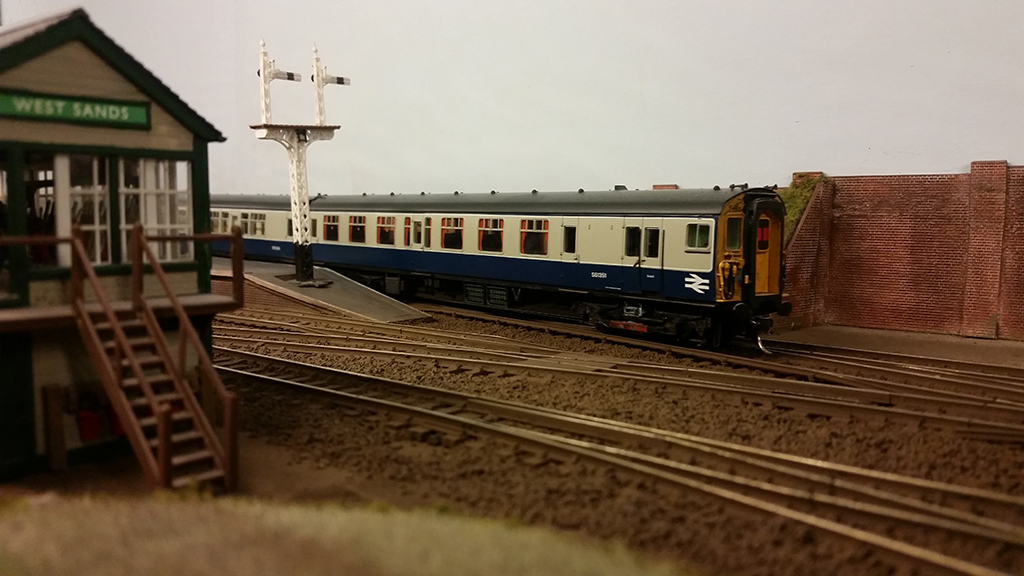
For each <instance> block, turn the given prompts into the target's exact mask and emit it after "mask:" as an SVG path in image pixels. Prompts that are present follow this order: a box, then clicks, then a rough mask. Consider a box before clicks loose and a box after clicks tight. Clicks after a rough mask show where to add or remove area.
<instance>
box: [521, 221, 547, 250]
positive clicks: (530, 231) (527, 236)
mask: <svg viewBox="0 0 1024 576" xmlns="http://www.w3.org/2000/svg"><path fill="white" fill-rule="evenodd" d="M520 228H521V230H520V235H521V238H520V251H521V252H522V253H523V254H534V255H539V256H546V255H547V253H548V221H547V220H523V221H522V223H521V224H520Z"/></svg>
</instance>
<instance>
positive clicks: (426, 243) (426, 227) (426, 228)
mask: <svg viewBox="0 0 1024 576" xmlns="http://www.w3.org/2000/svg"><path fill="white" fill-rule="evenodd" d="M423 247H424V248H430V218H426V219H425V221H424V222H423Z"/></svg>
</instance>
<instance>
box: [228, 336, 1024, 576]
mask: <svg viewBox="0 0 1024 576" xmlns="http://www.w3.org/2000/svg"><path fill="white" fill-rule="evenodd" d="M287 336H288V337H293V336H295V334H289V335H287ZM309 336H316V335H309ZM488 353H493V352H488ZM520 354H524V353H520ZM524 355H525V354H524ZM215 358H216V362H217V367H218V370H220V371H221V372H222V375H223V376H224V377H225V379H226V380H227V381H228V382H229V384H230V383H231V380H232V379H235V378H240V379H249V380H257V381H260V382H262V383H264V384H269V385H274V386H285V387H289V388H291V389H295V390H302V391H305V392H307V393H310V394H315V395H321V396H329V397H330V398H331V399H332V400H333V401H335V402H338V403H340V404H343V405H347V406H350V407H355V408H359V409H363V410H369V411H372V412H378V413H380V412H384V413H388V414H393V415H395V416H396V417H400V418H404V419H408V420H409V421H413V422H416V423H418V424H420V425H423V426H428V427H431V428H432V429H434V430H437V431H440V432H445V433H452V434H470V435H493V436H497V437H500V438H503V439H505V440H507V441H510V442H513V443H515V444H518V445H522V446H529V447H530V448H531V449H533V450H537V451H540V452H542V453H544V454H546V455H548V456H549V457H553V458H561V459H584V460H588V461H592V462H597V463H601V464H603V465H607V466H612V467H615V468H616V469H619V470H623V471H626V472H628V473H630V474H637V475H640V476H643V477H646V478H650V479H655V480H657V481H659V482H664V483H667V484H670V485H674V486H677V487H680V488H682V489H685V490H695V491H699V492H702V493H704V494H707V495H710V496H714V497H716V498H720V499H723V500H724V501H728V502H730V503H732V504H734V505H740V506H746V507H749V508H753V509H756V510H760V511H761V512H763V513H767V514H774V515H779V516H783V517H786V518H789V519H791V520H794V521H797V522H801V523H804V524H806V525H809V526H813V527H815V528H816V529H820V530H825V531H827V532H830V533H833V534H838V535H840V536H843V537H845V538H849V539H852V540H854V541H857V542H860V543H861V544H863V545H865V546H870V547H871V548H872V549H876V550H878V551H880V552H882V553H884V554H886V555H889V556H893V557H898V558H901V559H902V560H903V561H908V560H909V561H911V562H913V563H914V564H915V565H918V566H922V567H926V572H927V573H929V574H933V573H946V574H979V575H981V574H998V573H1000V572H998V571H997V570H996V569H1010V570H1015V571H1018V570H1021V569H1022V568H1024V564H1021V562H1020V559H1021V558H1022V556H1021V554H1020V553H1021V551H1022V550H1024V527H1022V525H1021V523H1022V521H1024V498H1020V497H1015V496H1009V495H1005V494H1000V493H996V492H990V491H985V490H978V489H971V488H965V487H960V486H955V485H950V484H944V483H939V482H932V481H926V480H920V479H915V478H909V477H903V476H898V475H894V474H883V473H879V472H874V471H870V470H864V469H859V468H854V467H849V466H838V465H834V464H829V463H826V462H821V461H817V460H811V459H805V458H798V457H794V456H788V455H785V454H781V453H776V452H770V451H765V450H758V449H753V448H749V447H744V446H739V445H734V444H729V443H725V442H719V441H711V440H707V439H702V438H699V437H694V436H687V435H684V434H678V433H671V432H666V431H661V430H655V429H651V428H646V427H643V426H637V425H630V424H624V423H620V422H613V421H609V420H602V419H599V418H593V417H589V416H584V415H579V414H570V413H566V412H560V411H556V410H550V409H545V408H538V407H534V406H527V405H523V404H517V403H514V402H506V401H500V400H495V399H490V398H485V397H482V396H476V395H470V394H462V393H458V392H453V391H450V390H443V389H438V388H428V387H423V386H416V385H413V384H408V383H405V382H399V381H395V380H389V379H386V378H380V377H377V376H372V375H367V374H360V373H354V372H347V371H342V370H337V369H332V368H326V367H322V366H315V365H311V364H305V363H300V362H295V361H290V360H285V359H282V358H277V357H274V356H273V355H268V354H267V350H266V349H262V350H261V352H260V353H259V354H254V353H252V352H247V351H243V350H236V349H229V348H224V347H221V346H218V347H216V348H215ZM894 526H895V527H897V528H896V529H897V530H899V529H900V528H899V527H903V528H910V529H912V530H911V533H914V531H916V530H921V529H926V530H928V531H931V532H932V533H939V534H952V535H955V538H957V539H960V540H967V541H971V542H974V543H975V544H976V545H977V546H980V547H983V548H984V547H989V548H991V547H993V546H994V547H1001V550H1003V551H1004V552H1005V553H1003V554H1000V555H998V558H1001V559H1002V560H1001V561H999V562H997V563H996V564H995V565H992V566H986V565H981V564H978V563H975V562H972V561H971V558H966V559H965V558H953V557H952V556H949V555H946V554H943V553H941V552H939V551H937V549H929V548H928V547H927V546H922V545H918V544H914V543H908V542H906V541H901V540H899V539H896V538H892V537H890V536H888V535H887V534H888V533H889V532H891V531H892V530H893V529H894V528H893V527H894ZM940 540H941V537H940ZM942 549H943V548H942V547H939V548H938V550H942ZM1007 551H1008V552H1007ZM1007 559H1009V560H1007ZM1014 559H1015V560H1014ZM1003 564H1006V565H1003Z"/></svg>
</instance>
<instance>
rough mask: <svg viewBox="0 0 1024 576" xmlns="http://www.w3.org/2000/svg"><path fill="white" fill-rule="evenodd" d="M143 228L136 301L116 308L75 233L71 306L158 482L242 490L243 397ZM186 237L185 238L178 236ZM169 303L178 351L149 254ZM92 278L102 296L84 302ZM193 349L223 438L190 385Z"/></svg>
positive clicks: (135, 246)
mask: <svg viewBox="0 0 1024 576" xmlns="http://www.w3.org/2000/svg"><path fill="white" fill-rule="evenodd" d="M150 240H156V241H161V240H164V239H163V238H145V237H144V235H143V232H142V227H141V226H140V225H136V227H135V229H134V230H133V231H132V246H131V253H132V302H131V305H130V306H124V305H123V304H124V303H118V305H117V306H112V305H111V304H110V302H109V300H108V298H107V296H106V294H104V292H103V289H102V286H101V285H100V283H99V280H98V278H97V277H96V273H95V271H94V270H93V268H92V265H91V263H90V262H89V258H88V257H87V255H86V252H85V249H84V246H83V245H82V243H81V240H80V239H79V237H78V234H77V231H76V232H75V233H74V234H73V235H72V239H71V243H72V252H73V255H74V256H73V263H72V280H71V284H72V306H73V307H74V309H75V317H76V322H77V324H78V329H79V332H80V333H81V335H82V339H83V341H84V343H85V346H86V349H87V350H88V351H89V356H90V358H91V359H92V362H93V365H94V366H95V368H96V371H97V372H98V373H99V375H100V380H101V381H102V382H103V386H104V389H105V390H106V392H107V396H108V397H109V399H110V402H111V405H112V406H113V407H114V411H115V413H116V414H117V417H118V419H119V421H120V424H121V427H122V428H123V429H124V431H125V434H126V435H127V437H128V439H129V441H130V442H131V445H132V448H133V450H134V451H135V454H136V456H137V457H138V459H139V462H140V463H141V464H142V467H143V469H144V470H145V472H146V474H147V476H148V477H149V478H150V480H151V481H152V482H153V484H154V485H155V486H159V487H164V488H182V487H186V486H191V485H210V486H214V487H219V488H222V489H224V490H227V491H233V490H235V489H236V488H237V470H238V465H237V461H238V454H237V432H236V430H235V425H234V423H235V416H236V412H237V402H236V399H235V396H234V394H232V393H230V392H228V391H227V390H226V389H225V388H224V385H223V383H222V382H221V381H220V378H219V377H218V375H217V373H216V371H215V370H214V368H213V364H212V362H211V361H210V358H209V355H208V354H207V352H206V348H205V347H204V346H203V344H202V341H201V340H200V339H199V336H198V334H197V333H196V331H195V329H194V328H193V326H192V322H191V320H190V319H189V317H188V315H187V314H186V312H185V310H184V308H182V306H181V303H180V302H179V301H178V299H177V297H176V295H175V294H174V292H173V291H172V290H171V289H170V285H169V283H168V281H167V277H166V275H165V274H164V272H163V269H162V268H161V267H160V264H159V261H158V260H157V258H156V257H155V256H154V254H153V252H152V250H151V248H150V247H149V245H148V241H150ZM175 240H176V241H180V240H181V239H180V238H175ZM144 256H147V257H148V258H147V259H148V260H149V265H150V266H151V267H152V271H153V274H154V276H156V278H157V279H158V280H159V282H160V284H161V286H162V287H163V290H164V293H165V294H164V295H165V296H166V297H167V298H168V299H169V300H170V302H171V305H172V308H173V309H174V311H175V315H176V316H177V320H178V326H179V329H178V350H177V354H176V355H175V354H174V353H173V352H172V350H171V346H170V344H169V343H168V340H167V338H166V336H165V334H164V332H163V330H162V328H161V327H160V324H159V322H158V320H157V318H156V316H155V315H154V314H153V310H152V308H151V306H150V305H149V303H148V302H147V301H146V299H145V297H144V296H143V292H142V289H143V257H144ZM86 281H88V283H89V285H90V286H91V288H92V291H93V293H94V294H95V297H96V302H95V303H90V304H85V300H84V285H85V282H86ZM188 350H191V352H192V355H193V357H194V358H196V359H197V360H198V366H199V372H200V375H201V376H202V377H203V378H204V379H206V381H207V383H208V384H210V385H211V386H210V388H209V389H211V390H214V391H216V392H217V396H219V398H220V401H221V403H222V404H223V407H224V412H223V424H224V430H223V442H222V439H221V438H219V437H218V434H217V432H216V430H215V429H214V427H213V425H212V424H211V423H210V421H209V419H208V418H207V416H206V414H205V413H204V412H203V409H202V406H201V404H200V403H199V401H198V400H197V399H196V396H195V394H194V393H193V391H192V387H191V385H190V384H189V381H188V378H187V376H186V372H185V369H184V367H185V366H186V361H187V359H188V354H187V351H188Z"/></svg>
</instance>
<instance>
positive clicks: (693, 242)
mask: <svg viewBox="0 0 1024 576" xmlns="http://www.w3.org/2000/svg"><path fill="white" fill-rule="evenodd" d="M686 251H687V252H710V251H711V225H710V224H687V225H686Z"/></svg>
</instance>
